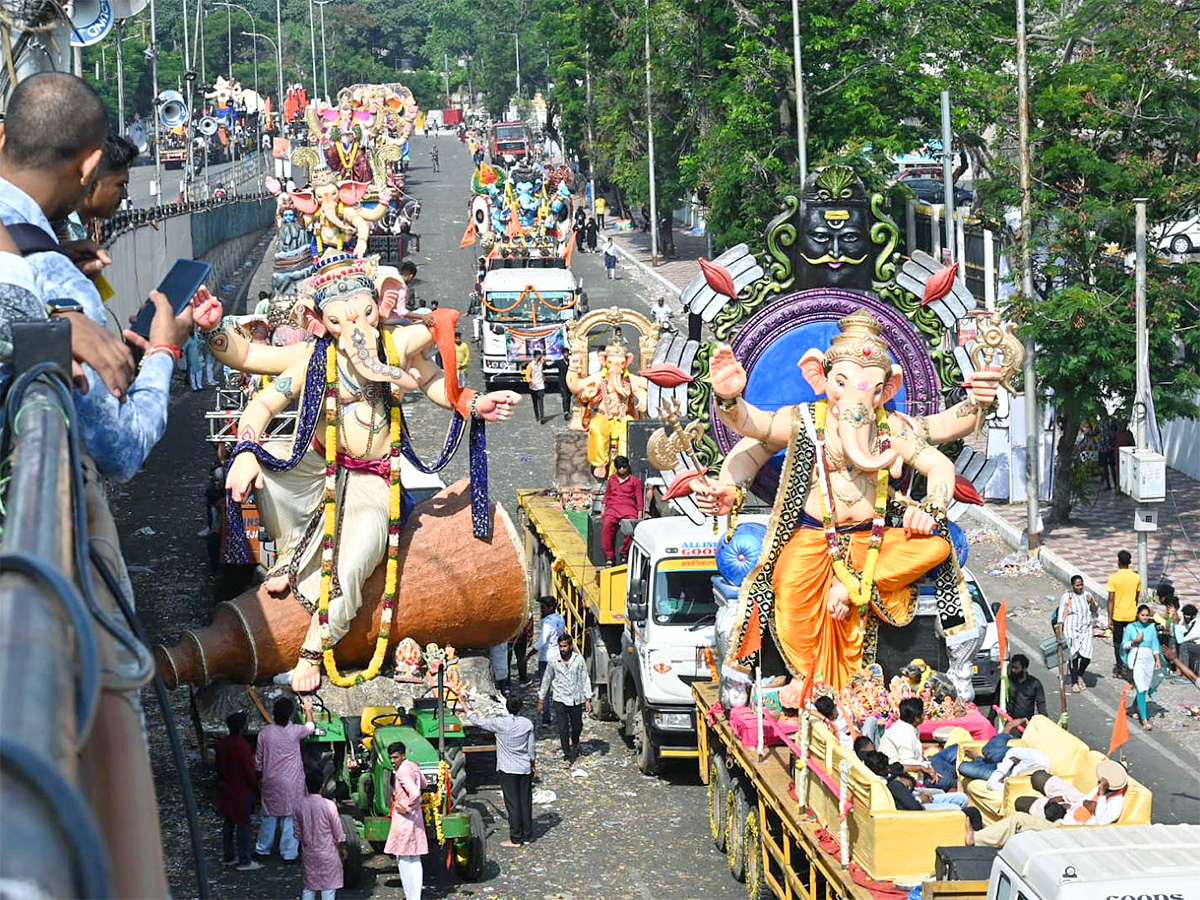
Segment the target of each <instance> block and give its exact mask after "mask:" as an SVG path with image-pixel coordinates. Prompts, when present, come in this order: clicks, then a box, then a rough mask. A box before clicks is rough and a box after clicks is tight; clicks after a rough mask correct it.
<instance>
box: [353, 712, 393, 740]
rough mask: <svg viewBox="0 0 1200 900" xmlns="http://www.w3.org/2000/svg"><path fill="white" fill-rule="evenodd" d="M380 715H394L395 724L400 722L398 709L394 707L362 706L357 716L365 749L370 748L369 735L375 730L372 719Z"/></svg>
mask: <svg viewBox="0 0 1200 900" xmlns="http://www.w3.org/2000/svg"><path fill="white" fill-rule="evenodd" d="M380 715H395V716H396V722H397V724H400V710H398V709H396V707H364V708H362V714H361V715H360V716H359V727H360V728H361V730H362V743H364V745H365V746H366V748H367V749H370V748H371V736H372V734H374V730H376V725H374V721H373V720H374V719H377V718H379V716H380Z"/></svg>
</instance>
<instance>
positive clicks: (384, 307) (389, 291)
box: [375, 266, 408, 320]
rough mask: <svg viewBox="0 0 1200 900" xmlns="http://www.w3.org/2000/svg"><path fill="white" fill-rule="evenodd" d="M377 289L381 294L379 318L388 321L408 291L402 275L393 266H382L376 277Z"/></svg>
mask: <svg viewBox="0 0 1200 900" xmlns="http://www.w3.org/2000/svg"><path fill="white" fill-rule="evenodd" d="M375 289H376V292H377V293H378V294H379V318H380V319H381V320H382V319H386V318H388V317H389V316H391V314H392V313H393V312H395V311H396V308H397V307H398V306H400V301H401V300H403V299H404V297H405V294H406V293H407V291H408V287H407V285H405V283H404V281H403V279H401V278H400V273H399V271H397V270H396V269H395V268H393V267H392V266H380V267H379V272H378V273H377V274H376V276H375Z"/></svg>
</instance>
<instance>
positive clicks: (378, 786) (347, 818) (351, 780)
mask: <svg viewBox="0 0 1200 900" xmlns="http://www.w3.org/2000/svg"><path fill="white" fill-rule="evenodd" d="M317 706H318V708H317V709H316V710H314V715H313V719H314V721H315V723H316V731H315V732H314V733H313V734H312V735H310V736H309V737H308V738H306V739H305V741H304V742H303V744H302V745H301V753H302V756H303V759H304V765H305V768H306V769H308V768H319V769H321V770H322V771H323V772H324V773H325V790H324V792H323V793H324V795H325V796H326V797H328V798H330V799H331V800H333V801H335V802H336V803H337V804H338V806H339V809H347V810H348V812H343V813H342V827H343V830H344V831H345V832H346V851H347V852H346V861H345V866H344V872H345V876H344V877H345V882H346V886H347V887H348V888H353V887H355V886H357V885H359V884H361V880H362V876H363V866H362V862H363V857H364V856H365V855H366V853H367V850H368V848H371V849H373V850H375V851H382V849H383V846H384V844H385V843H386V842H387V836H388V831H389V829H390V828H391V806H392V773H393V771H394V770H393V768H392V762H391V759H390V758H389V756H388V749H387V748H388V747H389V746H390V745H391V744H393V743H395V742H396V741H400V742H402V743H403V744H404V745H405V747H406V748H407V751H408V758H409V759H411V760H412V761H413V762H415V763H416V764H417V765H418V766H419V767H420V769H421V773H422V774H423V775H424V776H425V780H426V781H427V782H428V784H429V788H428V791H427V793H426V794H425V797H424V798H423V800H424V802H423V804H422V806H423V807H424V813H425V828H426V833H427V835H428V838H429V847H430V852H431V853H438V852H439V850H440V851H441V853H443V854H445V855H444V860H445V863H446V865H447V867H450V866H451V865H452V866H453V868H454V871H455V872H456V873H457V874H458V876H459V877H460V878H462V879H463V880H465V881H478V880H479V879H480V878H482V877H483V872H484V869H485V868H486V866H487V839H486V832H485V829H484V823H483V816H482V815H481V814H480V812H479V811H478V810H477V809H471V808H468V807H466V806H464V805H463V801H464V800H465V799H466V796H467V788H466V784H467V763H466V754H465V752H464V750H463V743H464V742H463V738H464V732H463V723H462V721H461V720H460V719H459V718H458V717H457V716H455V715H453V714H451V713H449V712H447V711H446V710H445V708H444V707H443V706H442V705H441V704H440V703H439V701H438V700H437V699H436V698H421V699H418V700H416V701H414V703H413V708H412V710H411V711H405V710H403V709H399V708H397V707H395V706H368V707H365V708H364V709H363V710H362V712H361V713H360V715H359V717H358V718H357V719H353V718H344V717H342V716H339V715H337V714H336V713H333V712H332V711H330V710H329V709H328V708H327V707H326V706H325V705H324V704H323V703H321V702H320V700H319V698H317Z"/></svg>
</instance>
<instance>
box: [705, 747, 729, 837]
mask: <svg viewBox="0 0 1200 900" xmlns="http://www.w3.org/2000/svg"><path fill="white" fill-rule="evenodd" d="M727 793H729V767H728V766H726V765H725V760H724V759H723V758H722V757H721V756H719V755H718V754H716V753H710V754H709V757H708V830H709V832H711V834H712V839H713V844H714V845H716V848H717V850H719V851H721V852H724V851H725V795H726V794H727Z"/></svg>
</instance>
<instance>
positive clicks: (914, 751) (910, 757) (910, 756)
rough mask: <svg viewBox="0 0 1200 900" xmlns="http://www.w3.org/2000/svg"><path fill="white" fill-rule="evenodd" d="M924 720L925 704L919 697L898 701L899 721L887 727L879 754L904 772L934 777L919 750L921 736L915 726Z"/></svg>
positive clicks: (922, 753)
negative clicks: (898, 765)
mask: <svg viewBox="0 0 1200 900" xmlns="http://www.w3.org/2000/svg"><path fill="white" fill-rule="evenodd" d="M924 719H925V703H924V702H923V701H922V700H921V698H920V697H906V698H905V699H903V700H901V701H900V721H898V722H895V723H893V724H892V725H890V726H888V728H887V730H886V731H884V733H883V739H882V740H881V741H880V742H879V752H880V753H882V754H884V755H885V756H886V757H887V758H888V762H892V763H899V764H900V765H902V766H904V770H905V771H906V772H921V773H923V774H925V775H927V776H929V777H931V778H935V777H936V773H935V772H934V770H933V766H932V765H930V763H929V762H928V760H926V759H925V754H924V752H923V751H922V749H921V735H920V733H919V732H918V731H917V726H919V725H920V724H921V722H922V721H924Z"/></svg>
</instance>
